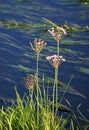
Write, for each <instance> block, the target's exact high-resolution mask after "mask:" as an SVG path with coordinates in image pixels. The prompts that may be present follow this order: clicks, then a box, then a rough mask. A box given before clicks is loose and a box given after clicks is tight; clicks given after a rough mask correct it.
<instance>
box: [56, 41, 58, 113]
mask: <svg viewBox="0 0 89 130" xmlns="http://www.w3.org/2000/svg"><path fill="white" fill-rule="evenodd" d="M57 56H59V41H58V42H57ZM55 84H56V113H57V104H58V68H57V69H55Z"/></svg>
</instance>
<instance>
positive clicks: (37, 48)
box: [30, 38, 47, 54]
mask: <svg viewBox="0 0 89 130" xmlns="http://www.w3.org/2000/svg"><path fill="white" fill-rule="evenodd" d="M46 45H47V43H46V42H45V41H44V40H42V39H37V38H35V40H34V46H33V45H32V43H31V42H30V46H31V48H32V49H33V50H34V51H35V52H36V54H39V53H40V51H41V50H42V49H43V48H44V47H45V46H46Z"/></svg>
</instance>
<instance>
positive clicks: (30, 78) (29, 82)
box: [23, 74, 35, 90]
mask: <svg viewBox="0 0 89 130" xmlns="http://www.w3.org/2000/svg"><path fill="white" fill-rule="evenodd" d="M23 83H24V84H25V87H26V88H27V89H29V90H33V89H34V85H35V76H34V75H33V74H29V75H27V76H26V77H25V78H24V79H23Z"/></svg>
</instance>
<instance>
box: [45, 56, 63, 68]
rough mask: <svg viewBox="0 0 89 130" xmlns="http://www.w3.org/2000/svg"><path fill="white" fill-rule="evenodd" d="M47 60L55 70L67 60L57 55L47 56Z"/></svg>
mask: <svg viewBox="0 0 89 130" xmlns="http://www.w3.org/2000/svg"><path fill="white" fill-rule="evenodd" d="M46 59H47V60H48V61H49V63H50V64H51V65H52V66H53V67H54V68H55V69H57V68H58V66H59V65H60V64H61V63H62V62H63V61H65V59H64V58H63V56H57V55H52V56H47V57H46Z"/></svg>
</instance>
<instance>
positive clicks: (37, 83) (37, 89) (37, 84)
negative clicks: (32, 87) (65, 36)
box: [36, 54, 39, 126]
mask: <svg viewBox="0 0 89 130" xmlns="http://www.w3.org/2000/svg"><path fill="white" fill-rule="evenodd" d="M36 58H37V59H36V60H37V62H36V91H37V97H36V98H37V126H39V82H38V62H39V54H37V55H36Z"/></svg>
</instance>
